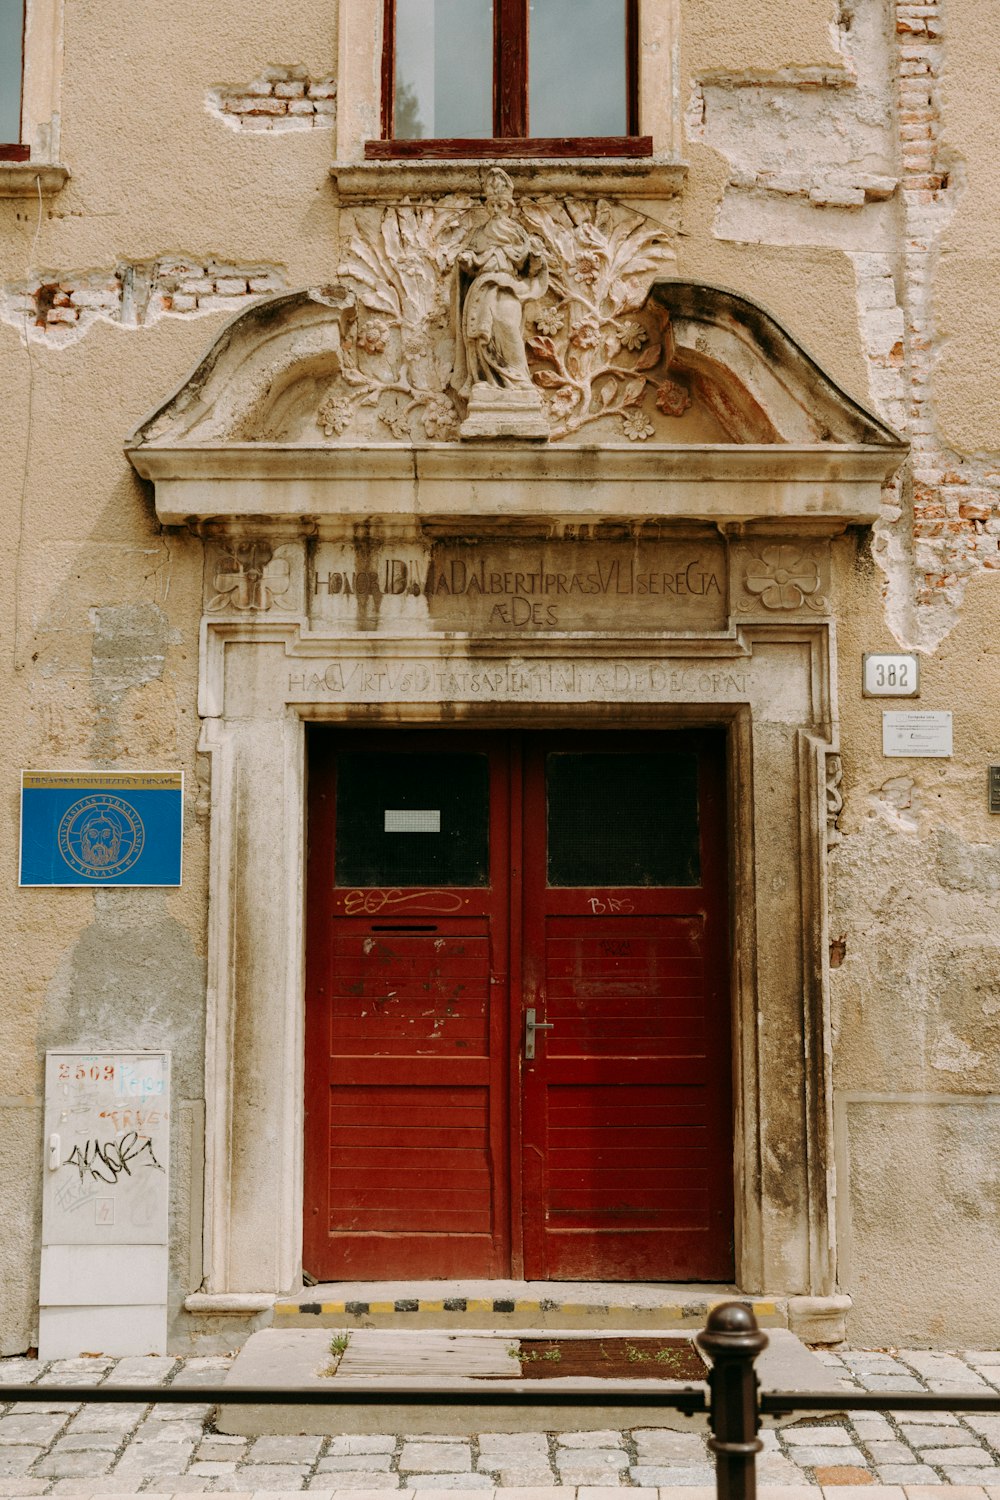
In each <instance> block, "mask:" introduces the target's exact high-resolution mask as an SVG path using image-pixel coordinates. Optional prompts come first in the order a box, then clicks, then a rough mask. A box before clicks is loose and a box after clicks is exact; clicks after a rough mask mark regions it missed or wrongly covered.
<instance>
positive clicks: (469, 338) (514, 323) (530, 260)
mask: <svg viewBox="0 0 1000 1500" xmlns="http://www.w3.org/2000/svg"><path fill="white" fill-rule="evenodd" d="M485 196H486V209H487V214H488V217H487V219H486V222H485V223H484V224H481V225H480V226H479V228H478V229H476V230H474V231H473V233H472V234H471V235H470V236H469V238H468V240H467V241H466V243H465V245H464V246H463V247H462V249H461V250H460V251H459V253H458V256H457V258H456V276H455V292H454V297H455V302H454V310H455V334H456V338H455V350H456V353H455V370H454V373H453V375H452V382H451V383H452V385H453V386H454V387H455V389H456V390H457V391H458V392H459V394H460V395H462V396H465V397H466V398H467V399H468V401H469V418H468V419H467V421H466V422H465V423H464V424H463V426H462V435H463V436H464V437H490V436H504V435H508V436H512V437H517V436H521V437H546V436H548V426H547V424H546V423H545V419H544V413H543V406H542V400H541V394H540V392H539V391H538V390H537V388H536V387H535V386H534V385H533V384H532V380H531V374H530V371H529V370H528V360H527V355H526V352H525V345H524V322H525V303H526V302H529V301H531V300H533V299H534V298H538V297H541V296H543V295H544V293H545V289H546V287H547V286H548V284H549V268H548V264H547V262H546V259H545V253H544V249H543V246H542V243H541V241H540V240H538V239H536V237H535V236H534V235H531V234H529V233H528V231H527V230H526V229H525V228H524V226H523V225H522V224H519V223H518V222H517V220H516V219H515V218H514V214H513V208H514V189H513V184H512V183H511V180H510V178H509V177H508V176H507V173H506V172H503V171H501V169H500V168H499V167H492V168H491V169H490V171H489V172H488V173H487V175H486V194H485ZM515 414H516V415H515Z"/></svg>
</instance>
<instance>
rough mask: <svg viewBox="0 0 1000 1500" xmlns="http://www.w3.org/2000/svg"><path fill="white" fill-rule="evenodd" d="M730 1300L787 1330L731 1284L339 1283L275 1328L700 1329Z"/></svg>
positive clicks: (767, 1306) (317, 1290) (282, 1306)
mask: <svg viewBox="0 0 1000 1500" xmlns="http://www.w3.org/2000/svg"><path fill="white" fill-rule="evenodd" d="M734 1297H736V1298H739V1300H740V1301H741V1302H747V1303H748V1304H749V1305H750V1306H751V1307H752V1308H753V1310H754V1313H755V1315H756V1318H757V1322H758V1323H759V1324H760V1326H761V1327H762V1328H787V1327H788V1306H787V1301H786V1300H785V1299H784V1298H768V1297H745V1296H743V1295H742V1294H741V1293H740V1292H738V1291H737V1290H736V1288H735V1287H731V1286H692V1285H691V1284H689V1283H688V1284H685V1283H669V1282H594V1281H353V1282H350V1281H336V1282H328V1283H325V1284H321V1285H319V1286H313V1287H308V1288H307V1289H306V1290H305V1291H303V1292H301V1293H298V1294H297V1295H295V1296H290V1297H279V1298H278V1300H277V1301H276V1302H275V1304H274V1320H273V1325H272V1326H273V1327H274V1328H409V1329H413V1328H467V1329H474V1328H480V1329H506V1328H510V1329H513V1328H533V1329H539V1328H545V1329H550V1328H560V1329H562V1328H592V1329H597V1330H607V1329H611V1328H619V1329H627V1330H632V1329H638V1328H645V1329H652V1330H659V1329H665V1328H676V1329H693V1330H697V1329H699V1328H701V1327H703V1326H704V1323H705V1319H706V1317H707V1316H708V1312H709V1309H710V1308H712V1307H714V1306H715V1305H716V1303H718V1302H728V1301H731V1300H732V1299H733V1298H734Z"/></svg>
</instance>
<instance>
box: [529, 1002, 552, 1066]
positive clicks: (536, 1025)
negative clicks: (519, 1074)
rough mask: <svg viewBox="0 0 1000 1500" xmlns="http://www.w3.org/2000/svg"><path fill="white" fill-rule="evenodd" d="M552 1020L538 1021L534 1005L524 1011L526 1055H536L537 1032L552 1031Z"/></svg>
mask: <svg viewBox="0 0 1000 1500" xmlns="http://www.w3.org/2000/svg"><path fill="white" fill-rule="evenodd" d="M553 1029H554V1028H553V1024H552V1022H551V1021H536V1020H535V1010H534V1007H532V1008H530V1009H528V1010H526V1011H525V1012H524V1055H525V1057H526V1058H528V1059H531V1058H533V1057H534V1055H535V1032H536V1031H552V1030H553Z"/></svg>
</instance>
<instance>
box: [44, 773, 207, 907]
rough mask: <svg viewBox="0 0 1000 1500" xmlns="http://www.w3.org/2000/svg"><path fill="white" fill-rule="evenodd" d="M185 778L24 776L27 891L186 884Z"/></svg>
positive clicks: (181, 775)
mask: <svg viewBox="0 0 1000 1500" xmlns="http://www.w3.org/2000/svg"><path fill="white" fill-rule="evenodd" d="M183 800H184V773H183V771H22V773H21V884H22V885H89V886H105V885H180V883H181V826H182V814H183Z"/></svg>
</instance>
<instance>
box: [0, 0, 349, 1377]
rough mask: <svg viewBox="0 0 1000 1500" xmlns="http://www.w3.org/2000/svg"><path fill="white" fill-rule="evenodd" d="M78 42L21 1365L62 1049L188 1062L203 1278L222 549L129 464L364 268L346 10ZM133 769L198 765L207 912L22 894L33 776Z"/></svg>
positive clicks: (16, 1183) (7, 1255)
mask: <svg viewBox="0 0 1000 1500" xmlns="http://www.w3.org/2000/svg"><path fill="white" fill-rule="evenodd" d="M64 41H65V52H64V59H65V65H64V70H63V76H62V80H61V100H60V104H61V119H62V134H61V158H62V160H64V161H65V162H66V164H67V165H68V166H69V167H70V170H71V172H72V174H73V175H72V177H71V179H70V182H69V184H68V186H67V187H66V189H65V190H64V191H63V192H62V193H61V194H59V195H58V196H56V197H54V198H51V199H43V200H41V201H39V200H38V199H37V198H35V197H27V198H21V199H6V200H5V199H0V411H2V413H3V415H2V417H0V441H2V448H3V475H4V478H3V481H2V485H0V487H2V491H3V505H2V508H0V537H2V546H3V548H4V551H5V555H6V556H7V557H8V558H10V559H12V563H11V569H10V571H9V574H8V586H7V588H6V589H5V590H4V592H3V599H2V602H0V621H2V627H0V628H2V642H3V660H2V667H0V671H2V675H3V680H4V702H5V710H6V713H5V720H6V735H5V744H6V746H7V750H8V753H7V756H6V757H5V762H6V770H5V773H4V783H5V792H4V797H3V801H2V809H3V811H2V829H3V846H4V849H5V851H6V852H5V858H4V868H5V870H6V872H7V874H6V880H5V881H4V882H3V886H2V890H0V920H2V921H3V930H4V932H5V933H6V935H7V937H6V941H5V945H4V958H5V962H4V983H3V985H2V987H0V1033H2V1035H3V1036H4V1039H5V1044H6V1046H5V1055H6V1057H7V1069H8V1076H7V1079H6V1082H5V1085H4V1087H3V1089H2V1090H0V1110H2V1117H0V1118H2V1129H0V1138H2V1140H3V1165H2V1167H0V1180H2V1183H3V1188H4V1193H5V1199H6V1201H7V1202H8V1204H9V1205H10V1211H11V1214H12V1215H13V1217H12V1218H10V1219H9V1220H8V1224H7V1231H8V1232H7V1233H5V1235H4V1236H3V1241H2V1248H0V1280H2V1282H3V1285H4V1287H5V1296H4V1299H3V1306H2V1308H0V1350H2V1351H4V1352H9V1351H13V1350H21V1349H24V1348H27V1347H29V1345H31V1344H32V1343H33V1342H34V1340H35V1329H36V1316H37V1315H36V1312H35V1307H34V1304H35V1297H36V1290H37V1265H38V1234H39V1228H40V1225H39V1173H40V1166H41V1147H42V1142H41V1117H40V1103H41V1092H42V1053H43V1051H44V1048H46V1047H54V1046H76V1045H84V1046H87V1045H91V1044H92V1045H94V1046H98V1045H100V1046H107V1047H123V1048H128V1047H134V1048H142V1047H157V1046H169V1047H170V1048H171V1050H172V1052H173V1084H174V1120H173V1124H174V1129H173V1164H172V1165H173V1173H172V1191H173V1199H174V1202H173V1206H172V1207H173V1215H172V1217H173V1219H174V1223H175V1226H176V1233H175V1235H174V1242H173V1245H172V1261H171V1279H172V1295H173V1297H174V1300H175V1303H179V1301H180V1299H181V1298H182V1297H183V1295H184V1294H186V1293H187V1292H189V1291H191V1290H193V1289H195V1288H196V1287H197V1285H198V1283H199V1281H200V1278H201V1227H200V1215H201V1207H200V1202H199V1201H198V1199H199V1194H200V1189H199V1188H198V1180H199V1175H200V1172H201V1156H202V1152H203V1144H202V1137H203V1123H202V1122H203V1094H204V1082H203V1046H204V1005H205V977H204V959H205V943H206V912H205V904H206V826H207V825H206V817H207V802H206V799H205V796H204V789H203V788H200V787H199V780H198V774H199V769H200V768H199V766H198V762H197V757H196V755H195V745H196V741H197V734H198V720H197V707H196V683H197V666H198V641H197V622H198V618H199V614H200V608H201V588H202V579H201V570H202V548H201V543H200V542H198V541H196V540H195V539H194V538H193V537H191V535H190V534H189V533H187V532H186V531H174V532H164V531H163V530H162V529H161V528H160V527H159V526H158V525H157V524H156V522H155V518H154V516H153V511H152V505H151V496H150V491H149V490H148V488H147V487H146V486H144V485H143V484H142V483H141V482H140V481H139V480H138V479H137V478H136V476H135V474H134V472H133V471H132V469H131V468H130V467H129V465H128V463H127V461H126V459H125V458H124V455H123V453H122V443H123V439H124V437H125V435H126V434H127V433H128V431H130V430H131V428H132V427H133V426H134V425H135V424H136V423H137V422H138V421H139V420H140V419H141V418H142V417H143V416H144V415H145V413H146V412H147V411H148V410H149V409H150V408H152V407H153V406H154V405H156V404H158V403H159V402H160V401H161V400H162V398H163V396H164V394H165V393H166V392H168V391H169V390H171V389H173V388H174V387H175V386H176V385H177V383H178V382H179V381H180V379H181V378H182V377H183V375H184V374H185V372H186V371H187V370H188V369H190V368H191V366H192V365H193V364H194V363H195V362H196V361H197V359H199V358H200V357H201V355H202V354H203V352H204V350H205V348H206V347H207V345H208V344H209V343H210V342H211V340H212V338H213V337H214V335H215V333H216V332H217V331H218V329H219V328H220V327H221V326H222V325H223V323H224V322H225V319H226V317H228V316H230V315H231V314H232V313H233V312H235V311H237V310H239V308H240V307H241V306H245V305H247V303H248V301H249V300H250V299H252V298H254V297H258V296H261V295H266V294H267V293H268V292H269V291H273V290H275V289H278V288H280V287H283V286H285V285H288V284H294V285H301V284H306V283H310V282H323V281H326V280H330V279H332V277H333V274H334V272H335V268H336V264H337V246H336V238H335V231H336V212H335V208H334V203H333V199H332V194H331V191H330V187H329V181H328V176H327V167H328V164H329V159H330V142H331V138H332V137H331V132H330V131H329V130H326V129H322V128H316V127H317V126H321V125H325V124H329V123H331V121H332V118H333V112H334V110H335V99H334V97H333V96H334V93H335V89H334V86H333V81H332V74H333V67H334V60H335V56H336V17H335V15H334V14H330V13H323V14H320V13H317V11H316V8H315V7H314V6H311V5H308V4H306V3H304V0H296V3H292V4H290V5H287V6H284V7H282V10H281V13H280V15H279V14H278V12H276V11H275V10H274V8H273V7H268V6H266V5H264V4H250V5H245V4H241V5H239V6H236V5H234V4H229V5H223V6H221V7H219V6H216V7H214V8H213V10H212V12H211V14H209V13H208V12H206V11H204V10H198V9H197V8H196V7H181V8H180V9H179V10H177V11H174V12H172V13H171V14H170V15H169V16H166V15H164V16H161V17H159V18H156V19H155V20H154V18H153V17H149V18H147V19H146V20H144V19H143V18H142V17H140V16H132V17H130V20H129V24H128V26H123V25H122V23H121V17H120V16H118V15H114V14H112V13H111V12H109V11H108V10H107V8H106V7H103V6H100V5H97V4H92V3H83V4H79V5H76V4H74V5H73V6H68V7H66V15H65V37H64ZM272 75H273V76H272ZM123 79H127V80H128V87H127V88H126V87H123V84H122V80H123ZM242 80H245V81H246V83H247V85H248V87H247V90H246V93H247V94H248V95H252V94H254V93H255V91H256V90H257V89H258V88H259V87H261V86H262V80H264V81H266V83H267V86H268V88H269V89H270V90H271V94H270V97H271V98H279V97H282V95H281V94H279V92H278V87H279V84H280V83H282V82H283V81H284V82H286V83H287V84H288V90H287V92H288V94H289V104H288V110H287V113H288V116H289V120H291V119H292V118H293V117H297V118H304V117H305V115H304V105H298V106H296V105H295V104H294V101H295V100H296V99H301V100H303V101H307V102H309V105H310V115H309V119H308V121H307V122H306V123H307V126H308V128H307V129H301V130H296V129H286V130H284V131H274V132H269V131H259V130H253V129H248V128H246V127H247V125H248V124H249V121H248V120H247V119H245V118H243V117H242V115H241V114H240V112H239V111H236V110H226V109H224V108H223V109H222V110H221V111H220V109H218V108H215V109H213V101H216V102H218V100H219V93H220V91H223V92H225V91H226V90H227V89H232V88H233V87H234V86H235V85H238V84H240V82H241V81H242ZM298 84H301V90H300V89H299V88H298V86H297V85H298ZM257 97H261V96H260V95H259V94H258V95H257ZM224 102H225V101H223V103H224ZM223 113H224V114H227V115H228V114H231V115H232V117H233V121H234V123H236V124H238V125H239V128H235V129H234V128H227V125H226V124H225V123H224V122H223V119H222V118H221V114H223ZM14 559H16V561H13V560H14ZM109 765H116V766H123V767H128V766H135V767H137V768H139V767H146V768H150V767H159V766H175V765H180V766H182V767H183V768H184V770H185V772H186V775H187V781H186V797H185V846H184V885H183V887H182V888H181V890H179V891H149V892H141V891H135V892H130V891H124V890H123V891H113V890H109V891H104V892H100V893H90V892H87V891H80V890H69V891H44V890H25V891H19V890H18V889H17V887H16V878H17V877H16V870H17V841H18V822H19V806H18V796H17V791H16V780H17V772H18V770H19V768H20V767H22V766H27V767H30V766H43V767H44V766H55V767H66V768H69V767H86V766H94V767H103V766H109ZM192 1182H193V1183H194V1185H195V1188H196V1191H195V1193H194V1195H193V1196H192V1191H191V1188H192ZM26 1247H28V1248H27V1253H26Z"/></svg>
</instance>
